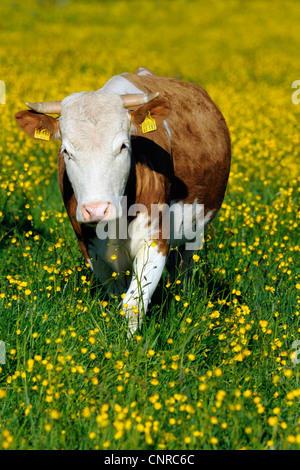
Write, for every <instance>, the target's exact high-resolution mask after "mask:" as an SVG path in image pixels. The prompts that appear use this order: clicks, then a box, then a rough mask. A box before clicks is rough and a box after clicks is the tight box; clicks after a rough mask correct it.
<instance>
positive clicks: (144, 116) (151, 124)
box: [130, 98, 171, 132]
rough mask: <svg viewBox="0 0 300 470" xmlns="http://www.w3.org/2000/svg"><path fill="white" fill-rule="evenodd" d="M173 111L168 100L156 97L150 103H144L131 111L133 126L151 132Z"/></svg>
mask: <svg viewBox="0 0 300 470" xmlns="http://www.w3.org/2000/svg"><path fill="white" fill-rule="evenodd" d="M170 111H171V105H170V103H168V101H165V100H163V99H159V98H157V99H155V100H153V101H150V102H149V103H146V104H144V105H143V106H141V107H140V108H138V109H136V110H135V111H130V114H131V126H132V127H133V130H134V128H136V129H139V128H140V129H142V130H143V132H150V130H151V128H152V130H155V129H153V128H157V127H158V126H159V125H160V124H161V123H162V122H163V121H164V119H166V118H167V116H168V115H169V113H170ZM151 120H152V121H151ZM147 129H149V130H147Z"/></svg>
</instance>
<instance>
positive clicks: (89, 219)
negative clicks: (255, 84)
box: [81, 202, 113, 223]
mask: <svg viewBox="0 0 300 470" xmlns="http://www.w3.org/2000/svg"><path fill="white" fill-rule="evenodd" d="M112 209H113V205H112V204H111V202H93V203H90V204H83V205H82V206H81V211H82V215H83V218H84V220H85V222H86V223H97V222H101V220H109V219H110V216H111V214H112Z"/></svg>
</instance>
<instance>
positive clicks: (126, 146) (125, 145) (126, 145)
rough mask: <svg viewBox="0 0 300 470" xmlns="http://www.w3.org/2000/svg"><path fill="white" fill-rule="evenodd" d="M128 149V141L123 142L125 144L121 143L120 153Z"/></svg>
mask: <svg viewBox="0 0 300 470" xmlns="http://www.w3.org/2000/svg"><path fill="white" fill-rule="evenodd" d="M126 149H128V144H127V143H126V142H123V144H122V145H121V148H120V153H121V152H123V150H126Z"/></svg>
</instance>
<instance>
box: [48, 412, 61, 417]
mask: <svg viewBox="0 0 300 470" xmlns="http://www.w3.org/2000/svg"><path fill="white" fill-rule="evenodd" d="M50 416H51V418H52V419H59V418H60V416H61V414H60V412H59V411H57V410H51V412H50Z"/></svg>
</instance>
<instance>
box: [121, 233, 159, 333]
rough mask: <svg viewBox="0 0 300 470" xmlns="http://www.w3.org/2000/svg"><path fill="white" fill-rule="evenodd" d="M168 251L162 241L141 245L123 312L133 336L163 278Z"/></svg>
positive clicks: (147, 242)
mask: <svg viewBox="0 0 300 470" xmlns="http://www.w3.org/2000/svg"><path fill="white" fill-rule="evenodd" d="M166 251H167V250H166V244H165V243H162V242H161V241H160V242H156V241H151V240H150V241H149V240H148V241H143V242H141V244H140V247H139V249H138V252H137V254H136V256H135V259H134V262H133V275H132V281H131V283H130V286H129V289H128V291H127V293H126V295H125V297H124V299H123V310H124V311H125V313H126V317H127V319H128V327H129V330H130V333H131V334H133V333H134V332H135V331H136V329H137V328H138V325H139V322H140V320H141V319H142V317H143V315H144V314H145V313H146V311H147V308H148V305H149V302H150V301H151V297H152V295H153V293H154V291H155V289H156V287H157V285H158V283H159V280H160V278H161V276H162V273H163V270H164V267H165V264H166Z"/></svg>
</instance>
